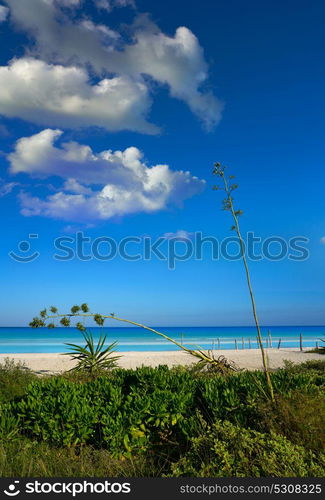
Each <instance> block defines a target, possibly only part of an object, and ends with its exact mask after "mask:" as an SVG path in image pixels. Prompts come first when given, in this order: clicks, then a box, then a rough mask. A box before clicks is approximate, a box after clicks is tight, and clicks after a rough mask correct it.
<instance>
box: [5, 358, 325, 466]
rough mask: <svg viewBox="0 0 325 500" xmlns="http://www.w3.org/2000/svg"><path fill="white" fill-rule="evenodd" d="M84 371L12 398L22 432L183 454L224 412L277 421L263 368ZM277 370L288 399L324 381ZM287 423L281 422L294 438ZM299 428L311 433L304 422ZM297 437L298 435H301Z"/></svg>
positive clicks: (117, 448) (259, 426) (250, 423)
mask: <svg viewBox="0 0 325 500" xmlns="http://www.w3.org/2000/svg"><path fill="white" fill-rule="evenodd" d="M81 375H82V374H78V377H77V378H75V377H76V375H69V376H61V377H51V378H46V379H37V380H36V381H35V382H33V383H32V384H30V385H29V386H28V387H27V388H26V389H25V394H24V396H22V397H21V398H18V399H16V400H15V401H13V402H12V403H11V414H12V415H13V416H14V417H15V418H19V419H20V422H21V423H20V428H21V432H23V433H24V434H25V435H27V436H29V437H31V438H33V439H37V440H39V441H46V442H48V443H50V444H52V445H55V446H74V445H91V446H95V447H97V448H106V449H107V450H109V452H110V453H111V454H112V455H114V456H115V457H119V456H120V455H125V456H127V457H130V456H131V455H132V454H133V453H142V452H145V453H147V452H148V450H151V451H154V452H155V453H159V452H160V451H161V452H162V453H165V454H168V455H169V456H170V457H171V458H172V459H177V457H178V456H179V454H180V453H182V452H183V451H184V450H186V449H187V447H188V444H189V442H190V441H191V439H192V438H193V437H197V436H199V434H200V433H202V432H203V430H204V429H205V428H206V427H207V426H209V425H212V424H213V423H214V422H216V421H218V420H227V421H230V422H232V423H233V424H236V425H240V426H242V427H249V428H251V429H255V430H257V431H264V430H265V429H266V430H268V429H269V428H270V429H273V427H272V426H271V423H270V424H268V423H267V422H266V421H265V419H264V414H263V412H265V411H267V412H269V413H270V414H271V410H272V408H273V407H270V406H267V405H268V404H269V403H268V401H269V398H268V396H267V386H266V380H265V377H264V376H263V374H262V373H261V372H242V373H238V374H235V375H232V376H228V377H223V376H221V375H215V376H211V374H209V375H207V376H204V375H202V374H201V375H200V376H199V377H197V376H195V375H194V374H193V373H191V372H189V371H188V370H185V369H173V370H170V369H168V367H166V366H160V367H158V368H149V367H142V368H138V369H136V370H123V369H116V370H113V371H112V372H110V373H108V374H107V375H106V376H103V377H98V378H97V379H92V378H89V376H88V375H87V376H85V377H84V378H83V377H82V376H81ZM271 377H272V384H273V387H274V388H275V391H276V394H277V398H280V397H281V398H283V399H284V400H287V399H288V398H290V397H294V396H292V395H293V394H296V393H297V394H298V393H299V395H303V394H308V393H309V394H318V393H320V391H321V385H322V384H323V381H324V375H321V374H320V373H319V372H318V371H316V370H306V371H302V372H296V371H290V370H279V371H278V372H275V373H273V374H272V375H271ZM266 408H268V409H267V410H266ZM272 411H273V410H272ZM306 415H307V414H306ZM306 418H307V417H306ZM273 420H274V419H273ZM273 420H272V425H274V426H275V423H274V422H275V420H274V422H273ZM276 425H278V424H276ZM287 427H288V428H289V427H290V426H289V424H288V423H286V427H285V428H280V427H276V426H275V427H274V430H275V431H277V432H280V433H282V434H284V435H286V436H287V437H288V438H289V439H290V438H291V436H290V434H289V432H287ZM296 432H297V436H298V435H301V436H302V435H303V433H302V431H300V430H299V428H298V427H297V431H296ZM321 436H322V434H321ZM293 440H294V441H295V442H298V441H297V440H298V437H297V438H294V439H293ZM314 441H315V439H314ZM299 442H301V441H299ZM310 448H313V447H312V446H310ZM313 449H314V448H313Z"/></svg>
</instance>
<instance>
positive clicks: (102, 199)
mask: <svg viewBox="0 0 325 500" xmlns="http://www.w3.org/2000/svg"><path fill="white" fill-rule="evenodd" d="M61 136H62V131H61V130H58V129H57V130H53V129H45V130H43V131H42V132H40V133H38V134H35V135H33V136H31V137H24V138H21V139H19V140H18V141H17V143H16V147H15V150H14V151H13V152H12V153H11V154H10V155H9V156H8V160H9V162H10V170H11V173H13V174H18V173H25V174H28V175H29V176H32V177H38V178H41V179H45V178H47V177H52V176H56V177H59V178H60V179H62V180H63V184H62V186H61V187H60V188H59V189H58V191H57V192H56V193H55V194H50V195H49V196H47V197H46V198H44V199H41V198H39V197H36V196H32V195H31V194H29V193H26V192H22V193H21V194H20V201H21V204H22V210H21V213H22V214H23V215H25V216H33V215H41V216H45V217H51V218H56V219H64V220H66V221H69V222H81V221H82V222H91V221H96V220H105V219H110V218H111V217H114V216H123V215H126V214H131V213H137V212H146V213H153V212H156V211H159V210H163V209H166V208H167V207H168V206H169V205H170V204H176V205H180V204H182V202H183V201H184V200H185V199H187V198H189V197H191V196H193V195H195V194H197V193H200V192H201V191H202V190H203V189H204V187H205V181H203V180H200V179H198V178H197V177H195V176H193V175H191V173H190V172H188V171H181V170H179V171H173V170H171V169H170V168H169V166H168V165H164V164H161V165H160V164H158V165H154V166H148V165H147V164H146V163H145V162H144V160H143V154H142V153H141V151H140V150H139V149H137V148H136V147H129V148H127V149H125V150H124V151H112V150H109V149H108V150H104V151H101V152H99V153H95V152H94V151H93V150H92V149H91V148H90V147H89V146H87V145H82V144H79V143H77V142H62V143H61V144H60V145H56V142H57V141H58V140H59V138H60V137H61Z"/></svg>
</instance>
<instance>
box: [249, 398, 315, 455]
mask: <svg viewBox="0 0 325 500" xmlns="http://www.w3.org/2000/svg"><path fill="white" fill-rule="evenodd" d="M324 396H325V393H324V391H323V390H321V391H320V390H313V391H311V392H309V393H302V392H301V391H293V392H292V393H291V395H290V396H289V397H286V398H284V397H283V396H277V398H276V404H275V405H274V404H270V403H268V402H267V403H265V404H262V405H260V406H259V417H258V422H260V427H261V429H264V430H266V431H271V432H274V433H278V434H281V435H283V436H286V437H287V438H288V439H290V441H292V442H293V443H295V444H299V445H301V446H304V447H305V448H307V449H310V450H313V451H315V452H325V427H324V422H325V397H324Z"/></svg>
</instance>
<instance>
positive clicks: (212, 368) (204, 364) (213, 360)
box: [190, 351, 240, 375]
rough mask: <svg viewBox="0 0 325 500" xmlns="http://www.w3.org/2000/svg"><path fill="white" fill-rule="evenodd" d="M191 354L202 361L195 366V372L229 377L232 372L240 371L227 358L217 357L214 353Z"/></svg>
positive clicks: (195, 352) (196, 352)
mask: <svg viewBox="0 0 325 500" xmlns="http://www.w3.org/2000/svg"><path fill="white" fill-rule="evenodd" d="M198 353H199V354H200V355H198ZM190 354H191V355H192V356H195V357H198V358H199V359H200V361H199V362H198V363H196V364H195V366H194V371H195V372H201V371H207V372H209V373H220V374H221V375H229V374H230V373H232V372H238V371H240V368H238V366H237V365H236V364H235V363H234V361H230V360H228V359H227V358H226V357H225V356H215V354H214V353H213V351H192V352H191V353H190Z"/></svg>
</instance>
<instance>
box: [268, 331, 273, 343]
mask: <svg viewBox="0 0 325 500" xmlns="http://www.w3.org/2000/svg"><path fill="white" fill-rule="evenodd" d="M269 344H270V347H273V346H272V335H271V332H270V330H269Z"/></svg>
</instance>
